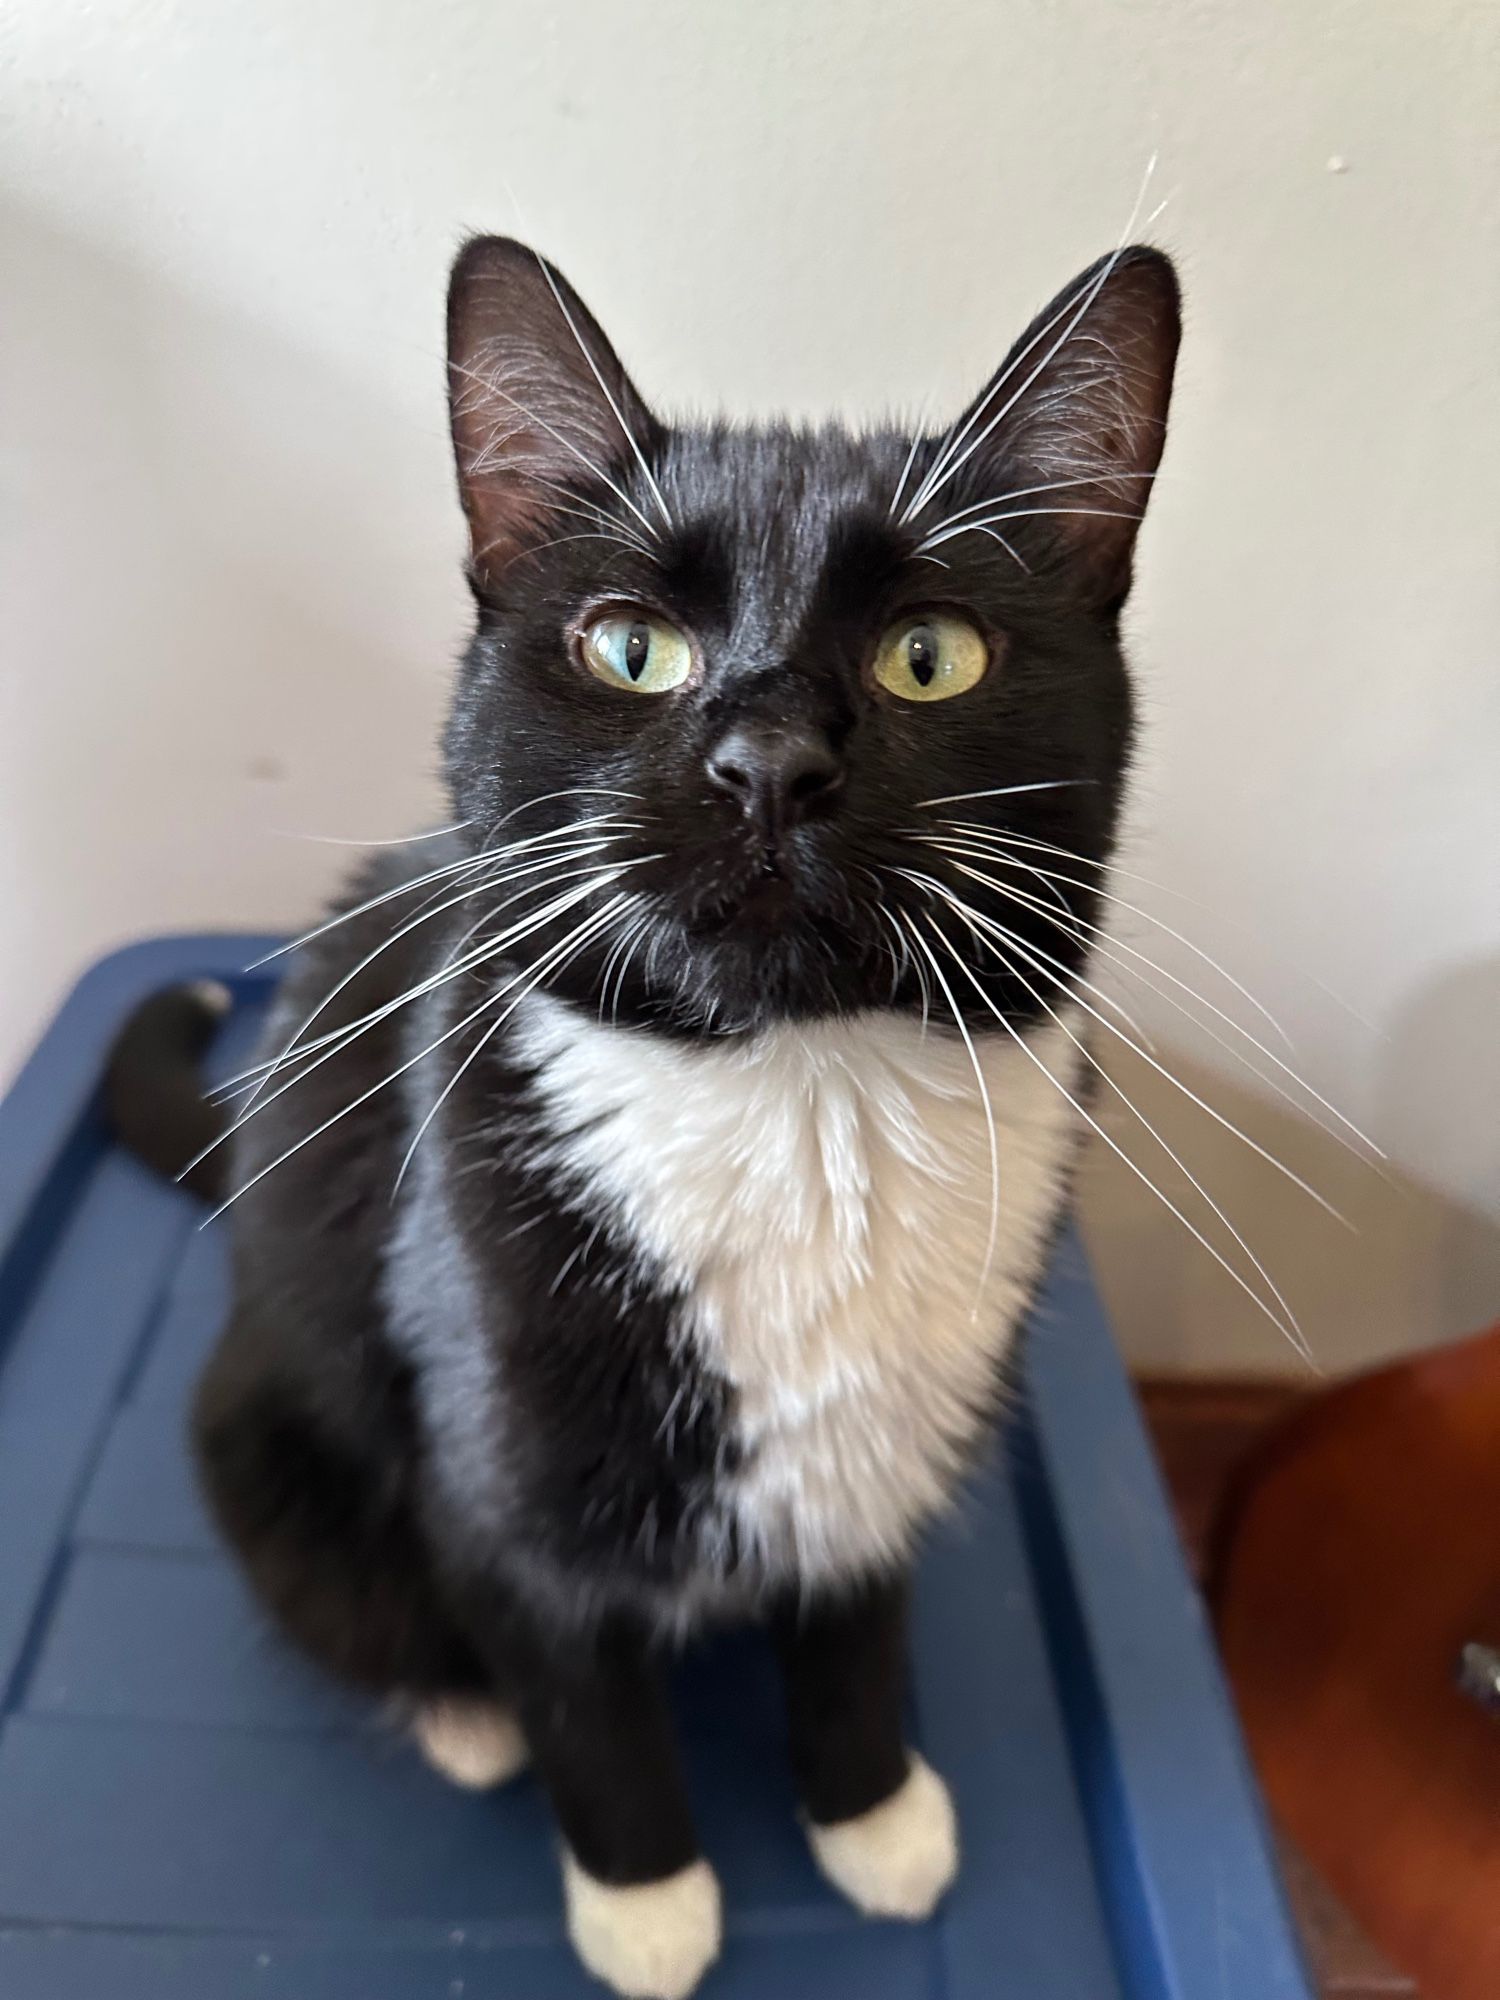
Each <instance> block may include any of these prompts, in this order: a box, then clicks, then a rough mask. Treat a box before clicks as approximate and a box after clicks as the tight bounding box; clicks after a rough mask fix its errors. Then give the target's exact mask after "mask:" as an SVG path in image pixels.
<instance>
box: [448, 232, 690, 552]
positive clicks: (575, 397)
mask: <svg viewBox="0 0 1500 2000" xmlns="http://www.w3.org/2000/svg"><path fill="white" fill-rule="evenodd" d="M448 358H449V382H450V407H451V415H452V425H453V446H454V454H455V457H456V460H457V465H458V483H459V491H460V494H461V496H462V499H463V504H464V511H465V513H466V514H467V516H468V520H469V532H470V539H471V546H472V551H473V558H474V561H475V563H476V565H478V566H480V567H482V568H484V569H487V570H490V571H498V570H499V569H500V568H502V567H503V566H504V564H505V563H507V562H508V561H510V560H512V559H513V558H514V557H515V556H517V555H520V554H522V553H524V552H525V550H526V549H527V548H529V547H531V546H534V545H535V543H536V541H537V540H538V538H539V537H545V535H546V534H548V533H552V534H556V535H560V534H564V533H567V532H569V527H568V526H565V525H563V523H565V522H567V521H568V516H567V514H566V512H565V511H564V510H566V509H567V508H569V507H573V506H576V505H578V504H580V503H578V502H577V501H576V500H570V499H569V497H568V496H569V494H570V493H571V494H573V495H575V496H576V495H577V494H578V493H579V492H580V490H581V491H583V492H585V493H588V494H589V495H590V499H591V500H592V499H598V500H599V501H600V504H602V505H607V506H612V507H614V508H616V509H621V508H622V494H621V491H620V489H621V488H623V486H624V481H625V477H626V476H627V475H626V468H627V467H628V466H629V465H630V463H631V462H632V460H633V459H634V460H636V461H637V462H644V456H645V449H646V447H647V446H648V445H649V444H650V443H652V442H654V440H655V436H656V426H655V424H654V421H653V419H652V418H651V416H650V413H649V412H648V411H647V409H646V407H645V405H644V403H643V402H642V401H641V399H640V397H639V396H638V395H637V393H636V391H635V389H634V387H633V386H632V384H631V382H630V380H629V378H628V377H627V375H626V374H625V371H624V369H623V368H622V367H621V365H620V362H619V359H618V357H617V356H616V354H615V352H614V349H613V348H612V347H611V346H610V344H609V342H608V341H607V340H606V339H605V337H604V334H603V333H602V331H601V330H600V328H599V326H598V324H597V322H596V321H595V320H594V319H593V317H592V315H591V314H590V313H589V311H588V308H587V307H586V306H585V305H584V303H583V301H582V300H581V299H580V298H579V297H578V295H577V294H576V293H575V292H574V291H573V290H572V288H571V287H570V286H569V285H568V283H567V281H566V279H564V278H563V277H562V276H561V275H560V274H559V273H558V272H555V271H553V270H552V269H551V267H550V266H548V265H545V264H544V263H543V262H542V260H541V259H540V258H539V257H538V256H537V255H536V254H535V252H533V251H531V250H529V249H527V248H526V246H525V245H524V244H520V243H513V242H511V241H509V240H508V239H506V238H501V237H482V238H479V239H477V240H476V241H474V242H472V243H470V244H469V245H468V246H467V247H466V248H465V249H464V251H463V252H462V253H461V254H460V256H459V259H458V261H457V263H456V264H455V265H454V269H453V277H452V282H451V284H450V287H449V293H448ZM612 487H613V488H614V489H615V491H613V492H612V491H611V488H612ZM633 505H634V503H633V502H631V501H630V500H629V499H628V498H625V499H623V509H622V510H623V511H624V512H625V513H626V514H627V515H631V514H632V509H633ZM554 519H555V520H557V521H558V523H559V525H557V526H556V527H553V526H551V525H550V524H551V523H552V521H553V520H554ZM570 525H571V527H574V528H578V529H580V531H581V530H582V528H583V526H584V525H585V524H584V523H582V522H578V521H576V520H575V521H572V522H571V524H570Z"/></svg>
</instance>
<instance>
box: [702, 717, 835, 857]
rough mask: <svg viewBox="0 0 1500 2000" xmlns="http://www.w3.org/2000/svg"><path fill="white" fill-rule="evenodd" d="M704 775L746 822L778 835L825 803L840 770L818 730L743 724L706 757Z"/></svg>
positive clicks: (832, 792)
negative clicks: (757, 822)
mask: <svg viewBox="0 0 1500 2000" xmlns="http://www.w3.org/2000/svg"><path fill="white" fill-rule="evenodd" d="M708 775H709V777H710V778H711V779H712V780H713V782H714V784H715V785H716V786H717V787H718V789H719V790H720V791H721V792H724V793H726V794H727V795H728V796H729V797H730V798H732V799H734V800H736V801H737V802H738V804H739V806H740V809H741V811H742V812H743V813H744V814H745V816H746V818H747V819H754V820H757V821H759V822H760V824H761V825H762V826H763V827H764V828H765V829H766V831H767V832H768V833H780V832H782V831H783V830H784V829H785V828H787V827H789V826H795V825H796V824H797V822H798V821H799V820H803V819H807V818H808V817H809V816H810V815H811V814H813V813H814V812H817V811H818V810H820V809H821V808H822V807H824V806H826V805H827V804H828V802H829V801H830V800H831V799H832V797H833V795H834V793H835V792H837V791H838V789H839V787H840V786H841V785H842V784H843V782H844V767H843V765H842V764H841V763H840V762H839V760H838V758H837V757H836V756H835V755H834V752H833V749H832V747H831V745H830V744H829V742H828V739H827V737H826V736H824V734H823V732H822V731H821V730H819V729H809V728H805V727H802V726H796V727H787V726H781V725H776V724H770V723H756V724H750V723H742V724H740V725H739V727H737V728H735V729H731V730H730V732H729V734H728V735H727V736H726V737H724V738H723V739H722V741H721V742H719V743H718V744H716V745H715V747H714V748H713V750H712V751H711V752H710V753H709V758H708Z"/></svg>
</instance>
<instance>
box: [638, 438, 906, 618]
mask: <svg viewBox="0 0 1500 2000" xmlns="http://www.w3.org/2000/svg"><path fill="white" fill-rule="evenodd" d="M908 445H909V441H908V440H907V439H905V438H903V437H901V436H900V435H899V434H898V433H896V432H895V431H883V432H872V433H869V434H862V433H857V432H854V431H851V430H848V429H846V428H844V427H842V426H840V425H837V424H825V425H821V426H819V427H817V428H812V427H807V428H799V427H794V426H792V425H788V424H779V425H774V426H773V425H764V426H749V425H746V426H732V425H729V424H718V425H713V426H709V427H704V428H701V429H685V430H680V431H676V432H674V433H672V435H671V437H670V439H669V441H668V444H667V447H666V450H665V452H664V453H663V455H662V458H661V461H660V464H659V468H658V477H659V480H660V485H661V490H662V494H663V498H664V500H665V502H666V506H667V509H668V511H669V513H670V514H671V516H672V518H673V521H674V524H675V527H676V530H677V533H678V535H679V536H680V537H681V541H682V544H683V545H685V546H690V545H692V544H693V543H694V542H695V541H699V542H701V544H702V546H703V547H704V548H705V549H708V550H711V551H712V552H713V556H714V558H715V561H716V564H717V566H718V568H719V570H720V573H721V575H722V581H723V585H724V588H725V591H726V593H727V594H728V596H729V597H730V598H731V600H732V608H733V611H734V612H735V614H736V615H737V618H738V617H754V618H757V619H759V620H771V621H773V622H776V623H779V624H784V623H787V622H790V621H794V620H796V619H797V618H798V617H799V616H800V615H801V614H802V613H803V612H805V610H806V609H807V607H808V605H809V603H810V601H811V600H812V598H813V596H814V595H815V594H816V592H817V590H818V587H819V584H820V581H821V580H822V579H823V578H824V577H825V576H826V573H827V568H828V564H829V559H830V556H831V554H832V553H833V551H834V550H835V549H836V548H837V547H839V546H842V545H843V544H844V543H845V542H846V541H847V539H848V537H849V535H850V533H851V531H856V532H860V531H862V532H864V533H875V534H881V533H883V532H887V531H890V530H891V529H892V528H893V525H894V522H893V504H892V503H893V501H894V500H895V497H896V491H897V487H898V484H899V482H900V477H901V471H902V467H903V464H904V463H905V460H906V457H907V452H908Z"/></svg>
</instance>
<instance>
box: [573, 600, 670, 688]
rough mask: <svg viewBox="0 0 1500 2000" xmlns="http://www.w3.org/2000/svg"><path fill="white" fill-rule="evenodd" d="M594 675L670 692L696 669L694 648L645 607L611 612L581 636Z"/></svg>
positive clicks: (615, 684) (612, 683)
mask: <svg viewBox="0 0 1500 2000" xmlns="http://www.w3.org/2000/svg"><path fill="white" fill-rule="evenodd" d="M578 645H579V651H580V652H581V653H582V654H583V663H584V665H585V666H586V667H587V668H588V670H589V672H590V673H591V674H593V675H594V676H595V677H596V679H598V680H601V681H608V682H609V684H610V686H611V687H620V688H628V689H629V690H630V691H631V692H632V693H634V694H668V693H670V692H671V690H672V689H673V688H677V687H681V686H682V684H683V682H684V681H685V680H686V679H687V678H688V676H689V675H690V674H691V673H692V671H693V649H692V647H691V645H690V644H689V643H688V641H687V639H686V638H685V637H684V636H683V634H682V633H681V632H679V631H678V629H677V627H676V626H675V625H669V624H668V623H667V621H666V619H665V618H655V617H652V616H651V615H650V614H649V613H648V612H645V611H610V612H607V613H606V614H605V615H604V617H602V618H595V619H593V620H592V621H591V622H590V623H589V624H587V625H585V626H584V628H583V630H582V632H581V633H580V634H579V638H578Z"/></svg>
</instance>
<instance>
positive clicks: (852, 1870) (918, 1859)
mask: <svg viewBox="0 0 1500 2000" xmlns="http://www.w3.org/2000/svg"><path fill="white" fill-rule="evenodd" d="M807 1837H808V1840H809V1842H810V1843H811V1845H812V1851H813V1856H814V1858H815V1859H816V1861H817V1864H818V1866H819V1867H820V1868H821V1869H822V1871H823V1873H824V1874H825V1875H826V1876H827V1877H828V1879H829V1881H830V1882H832V1884H833V1885H834V1887H835V1888H836V1889H841V1890H842V1891H843V1893H844V1894H845V1895H846V1896H847V1897H848V1898H849V1900H850V1902H851V1903H853V1904H854V1905H855V1907H856V1908H857V1909H860V1910H863V1911H864V1913H865V1915H866V1916H867V1917H907V1918H910V1919H912V1920H916V1919H917V1918H920V1917H926V1916H930V1915H931V1913H932V1911H933V1910H934V1909H935V1908H936V1907H937V1903H938V1899H939V1897H941V1895H942V1893H943V1891H944V1890H945V1889H946V1888H947V1887H948V1885H949V1883H950V1882H951V1881H952V1880H953V1877H954V1875H955V1874H956V1872H957V1870H958V1822H957V1820H956V1819H955V1817H954V1813H953V1801H952V1799H951V1798H950V1797H949V1795H948V1787H947V1786H946V1785H945V1784H944V1783H943V1781H942V1779H941V1778H940V1777H939V1776H938V1775H937V1773H936V1771H934V1770H932V1769H930V1768H929V1766H928V1765H926V1764H924V1763H923V1761H922V1759H921V1758H920V1757H918V1756H917V1755H916V1754H915V1753H913V1754H912V1757H911V1769H910V1770H909V1771H908V1772H907V1774H906V1779H905V1782H904V1783H903V1784H902V1785H901V1787H900V1789H899V1790H897V1791H894V1792H892V1793H891V1796H890V1797H889V1798H888V1799H883V1800H882V1801H881V1803H880V1804H879V1805H878V1806H872V1807H871V1808H870V1810H869V1811H868V1812H866V1813H861V1814H860V1815H859V1816H858V1818H857V1819H844V1820H839V1821H837V1822H836V1823H835V1824H834V1825H833V1826H810V1827H809V1828H808V1830H807Z"/></svg>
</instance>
